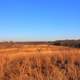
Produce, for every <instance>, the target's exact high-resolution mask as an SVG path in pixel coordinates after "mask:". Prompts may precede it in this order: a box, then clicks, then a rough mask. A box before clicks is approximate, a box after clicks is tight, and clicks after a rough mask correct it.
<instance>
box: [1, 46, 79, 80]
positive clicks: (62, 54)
mask: <svg viewBox="0 0 80 80" xmlns="http://www.w3.org/2000/svg"><path fill="white" fill-rule="evenodd" d="M0 80H80V49H75V48H66V47H58V46H51V45H37V46H36V45H24V46H21V47H20V48H17V47H14V48H6V49H0Z"/></svg>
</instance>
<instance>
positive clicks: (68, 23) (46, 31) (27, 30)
mask: <svg viewBox="0 0 80 80" xmlns="http://www.w3.org/2000/svg"><path fill="white" fill-rule="evenodd" d="M71 38H74V39H75V38H80V0H0V40H17V41H25V40H27V41H37V40H40V41H43V40H47V41H48V40H56V39H71Z"/></svg>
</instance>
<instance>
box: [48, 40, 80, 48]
mask: <svg viewBox="0 0 80 80" xmlns="http://www.w3.org/2000/svg"><path fill="white" fill-rule="evenodd" d="M49 44H52V45H57V46H68V47H73V48H80V40H57V41H52V42H49Z"/></svg>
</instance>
